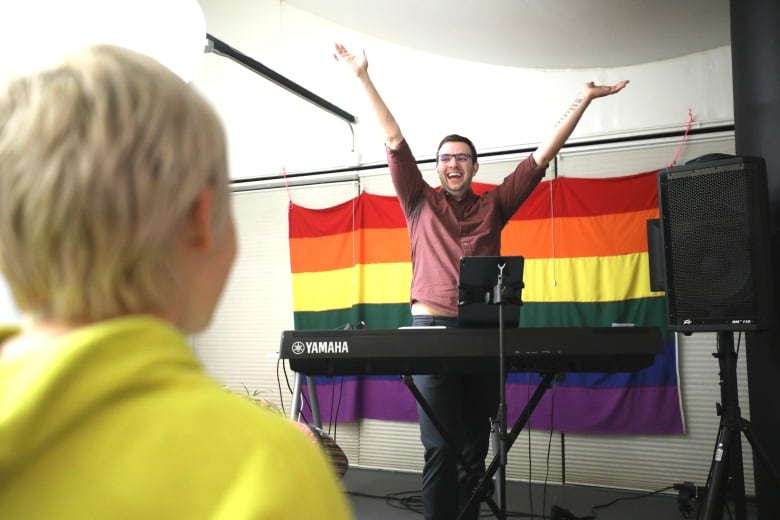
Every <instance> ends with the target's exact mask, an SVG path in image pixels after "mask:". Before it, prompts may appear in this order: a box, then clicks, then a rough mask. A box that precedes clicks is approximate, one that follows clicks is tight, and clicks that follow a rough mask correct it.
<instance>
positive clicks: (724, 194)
mask: <svg viewBox="0 0 780 520" xmlns="http://www.w3.org/2000/svg"><path fill="white" fill-rule="evenodd" d="M659 195H660V196H659V201H660V205H661V219H662V228H663V234H664V246H665V261H666V281H667V302H668V310H669V323H670V326H671V327H672V328H673V329H676V330H682V331H694V330H755V329H756V328H758V327H759V326H760V325H761V322H762V321H765V322H766V321H767V320H769V319H770V316H771V314H768V313H772V311H771V310H770V309H768V308H767V309H765V308H764V307H767V306H770V305H769V303H770V301H771V299H772V298H773V295H772V293H771V291H772V284H771V271H770V259H769V254H770V253H769V233H768V199H767V189H766V172H765V170H764V168H763V161H761V160H751V159H749V158H733V159H728V160H722V161H717V162H715V163H701V164H696V165H693V166H685V167H678V168H672V169H668V170H664V171H662V172H661V174H660V176H659ZM762 294H763V296H762Z"/></svg>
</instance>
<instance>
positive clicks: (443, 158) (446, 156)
mask: <svg viewBox="0 0 780 520" xmlns="http://www.w3.org/2000/svg"><path fill="white" fill-rule="evenodd" d="M453 157H455V160H456V161H458V162H459V163H464V162H467V161H468V160H470V159H471V154H470V153H443V154H441V155H440V156H439V162H443V163H448V162H450V159H452V158H453Z"/></svg>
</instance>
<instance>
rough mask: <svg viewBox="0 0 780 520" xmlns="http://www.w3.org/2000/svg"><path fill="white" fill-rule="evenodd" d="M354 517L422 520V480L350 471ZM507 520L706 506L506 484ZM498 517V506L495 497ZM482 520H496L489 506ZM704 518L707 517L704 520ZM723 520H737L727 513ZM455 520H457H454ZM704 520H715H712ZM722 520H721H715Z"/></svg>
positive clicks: (684, 511) (604, 518) (646, 513)
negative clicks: (492, 519) (484, 519)
mask: <svg viewBox="0 0 780 520" xmlns="http://www.w3.org/2000/svg"><path fill="white" fill-rule="evenodd" d="M344 485H345V487H346V489H347V492H348V494H349V497H350V500H351V503H352V506H353V510H354V512H355V517H356V518H357V519H358V520H369V519H371V520H374V519H377V520H403V519H413V518H414V519H418V520H419V519H421V518H422V513H421V512H420V489H419V488H420V475H418V474H415V473H401V472H392V471H383V470H373V469H362V468H350V469H349V470H348V471H347V474H346V475H345V476H344ZM506 489H507V492H506V497H507V498H506V514H505V515H503V516H504V517H505V518H529V519H536V520H578V519H579V520H584V519H589V520H590V519H592V520H626V519H629V520H667V519H685V518H688V519H691V520H694V519H697V512H698V511H697V509H698V508H699V507H700V506H701V508H702V509H703V504H698V503H695V502H691V501H687V500H682V503H680V502H679V501H678V497H679V493H678V492H677V491H675V490H667V491H665V492H663V493H658V494H638V493H633V492H629V491H622V490H609V489H602V488H591V487H584V486H553V485H548V486H547V487H546V488H545V487H544V486H542V485H541V484H540V485H536V484H534V485H533V486H530V487H529V485H528V484H527V483H522V482H507V488H506ZM493 500H494V504H495V508H496V509H495V510H496V511H497V512H498V513H499V514H500V513H501V508H500V505H499V504H498V503H497V502H498V501H499V500H498V498H497V497H495V496H494V498H493ZM747 509H748V511H747V518H746V519H745V520H756V519H757V518H758V517H757V516H756V512H755V504H754V503H752V502H749V503H748V505H747ZM482 511H483V513H482V515H481V516H482V518H498V515H497V514H495V513H494V510H493V509H491V508H490V507H488V506H487V505H486V504H483V506H482ZM701 516H703V515H701ZM722 519H728V520H731V519H736V515H735V513H734V511H733V506H732V507H731V508H729V507H726V508H724V511H723V516H722ZM453 520H455V519H453ZM705 520H716V519H714V518H711V519H705ZM717 520H720V519H717Z"/></svg>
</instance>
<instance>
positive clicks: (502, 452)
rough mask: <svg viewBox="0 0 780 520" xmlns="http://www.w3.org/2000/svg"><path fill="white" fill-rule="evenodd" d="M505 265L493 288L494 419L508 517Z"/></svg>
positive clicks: (501, 504) (502, 507)
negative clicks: (495, 325)
mask: <svg viewBox="0 0 780 520" xmlns="http://www.w3.org/2000/svg"><path fill="white" fill-rule="evenodd" d="M504 267H506V264H501V265H499V266H498V279H497V282H496V285H495V287H494V288H493V303H494V304H496V305H498V386H499V393H498V412H497V413H496V418H495V419H494V420H493V434H494V439H496V440H497V441H498V442H497V446H498V453H499V469H498V471H499V473H498V476H497V479H498V503H499V509H500V510H501V516H502V518H506V465H507V453H506V452H507V450H506V423H507V419H506V384H505V378H506V366H505V364H504Z"/></svg>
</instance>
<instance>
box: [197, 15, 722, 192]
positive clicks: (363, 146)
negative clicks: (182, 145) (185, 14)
mask: <svg viewBox="0 0 780 520" xmlns="http://www.w3.org/2000/svg"><path fill="white" fill-rule="evenodd" d="M200 3H201V5H202V7H203V11H204V14H205V17H206V24H207V30H208V32H209V33H211V34H212V35H214V36H215V37H217V38H219V39H221V40H223V41H225V42H226V43H228V44H229V45H231V46H233V47H234V48H236V49H238V50H239V51H241V52H243V53H245V54H247V55H249V56H250V57H252V58H254V59H255V60H257V61H259V62H261V63H263V64H264V65H266V66H268V67H270V68H271V69H273V70H275V71H276V72H278V73H280V74H282V75H284V76H285V77H287V78H288V79H290V80H292V81H294V82H296V83H298V84H300V85H301V86H303V87H305V88H307V89H308V90H311V91H312V92H314V93H315V94H317V95H319V96H321V97H323V98H324V99H326V100H327V101H329V102H331V103H333V104H335V105H336V106H339V107H340V108H342V109H344V110H346V111H348V112H350V113H352V114H353V115H355V116H356V117H357V118H358V122H357V123H356V124H355V125H354V131H355V146H356V149H357V150H358V151H359V152H361V154H362V158H363V164H372V163H381V162H384V148H383V147H382V141H383V139H382V137H381V134H379V133H378V131H377V130H378V129H377V127H376V125H375V124H374V123H373V121H372V120H371V117H370V114H369V113H368V112H367V110H366V106H365V104H364V103H363V99H362V97H361V95H360V94H361V92H360V91H359V89H358V88H357V83H356V81H355V80H354V79H353V78H350V77H349V76H348V74H346V73H345V71H343V70H342V69H341V68H340V67H339V66H338V64H337V63H336V62H335V61H334V60H333V58H332V48H333V42H335V41H340V42H344V43H345V44H347V45H349V46H350V47H351V48H353V49H354V50H359V49H361V48H365V49H366V52H367V54H368V58H369V70H370V72H371V74H372V77H373V79H374V82H375V83H376V85H377V87H378V88H379V90H380V92H381V93H382V95H383V97H384V98H385V101H386V102H387V104H388V106H389V107H390V109H391V110H392V111H393V113H394V115H395V116H396V119H398V121H399V123H400V125H401V127H402V129H403V130H404V134H405V136H406V137H407V140H408V141H409V143H410V144H411V146H412V148H413V150H414V151H415V152H416V155H417V157H418V159H422V158H425V157H432V156H433V154H434V152H435V147H436V145H437V144H438V142H439V140H440V138H441V137H442V136H444V135H446V134H448V133H452V132H457V133H461V134H463V135H467V136H469V137H471V138H472V139H473V140H474V141H475V144H476V145H477V148H478V149H479V150H480V151H488V150H503V149H509V148H516V147H518V146H525V145H530V144H534V143H537V142H538V141H540V140H541V139H542V138H543V137H544V134H545V132H546V131H547V129H549V128H550V127H551V126H552V125H553V124H554V123H555V122H556V121H557V120H558V119H559V118H560V116H561V115H563V112H564V111H565V110H566V108H568V106H569V104H570V102H571V101H572V100H573V98H574V96H575V95H576V93H577V92H578V89H579V86H580V85H581V84H582V83H583V82H585V81H589V80H593V81H596V82H597V83H614V82H616V81H618V80H621V79H629V80H630V81H631V83H630V85H629V86H628V88H627V89H626V90H625V91H623V92H622V93H620V94H619V95H618V96H615V97H611V98H607V99H604V100H598V101H597V102H596V103H594V104H593V105H592V106H591V107H590V108H589V109H588V112H587V113H586V115H585V117H584V119H583V120H582V121H581V123H580V125H579V126H578V128H577V130H576V132H575V134H574V136H573V137H572V138H573V139H575V140H576V139H585V138H588V137H593V136H599V137H603V136H610V135H617V134H620V135H624V134H636V133H640V134H645V133H649V132H654V131H659V130H681V129H683V128H684V127H685V123H686V122H687V119H688V109H689V108H690V109H691V110H692V112H693V115H694V120H695V127H705V126H712V125H718V124H723V123H728V122H731V121H732V120H733V102H732V90H731V55H730V48H729V47H723V48H718V49H713V50H711V51H708V52H704V53H699V54H695V55H691V56H685V57H682V58H677V59H672V60H668V61H662V62H654V63H647V64H641V65H636V66H631V67H621V68H618V69H609V70H606V69H605V70H547V71H546V70H528V69H516V68H509V67H498V66H491V65H484V64H479V63H473V62H466V61H459V60H453V59H450V58H444V57H440V56H435V55H431V54H425V53H421V52H417V51H414V50H413V49H408V48H404V47H401V46H398V45H394V44H391V43H388V42H385V41H381V40H377V39H375V38H372V37H371V36H370V35H365V34H359V33H356V32H353V31H351V30H349V29H346V28H344V27H341V26H338V25H335V24H332V23H330V22H327V21H325V20H322V19H320V18H317V17H314V16H311V15H309V14H307V13H306V12H304V11H301V10H298V9H296V8H294V7H290V6H289V5H287V4H286V3H284V2H278V1H276V0H260V1H252V0H200ZM194 83H195V85H196V86H197V87H198V88H199V89H200V90H201V91H202V92H203V93H204V94H205V95H206V96H207V97H208V98H209V99H210V100H211V101H212V103H213V104H214V105H215V106H216V108H217V110H218V111H219V112H220V114H221V115H222V117H223V119H224V121H225V124H226V127H227V131H228V134H229V137H230V147H231V164H232V175H233V177H234V178H252V177H268V176H276V175H278V174H279V172H281V171H282V169H283V168H284V169H285V171H287V172H288V173H291V172H296V171H311V170H321V169H329V168H334V167H342V166H345V165H346V160H347V159H346V158H347V154H348V152H349V151H350V150H351V149H352V146H353V138H352V133H351V131H350V128H349V125H348V124H347V123H346V122H345V121H343V120H341V119H338V118H336V117H334V116H332V115H330V114H329V113H327V112H325V111H323V110H322V109H320V108H318V107H316V106H314V105H311V104H309V103H308V102H306V101H304V100H302V99H301V98H299V97H297V96H295V95H293V94H291V93H289V92H287V91H285V90H283V89H281V88H279V87H278V86H276V85H274V84H272V83H271V82H269V81H267V80H266V79H264V78H262V77H261V76H259V75H257V74H255V73H254V72H251V71H249V70H248V69H246V68H244V67H243V66H241V65H239V64H237V63H235V62H233V61H231V60H229V59H227V58H224V57H220V56H217V55H214V54H210V55H206V56H205V57H204V59H203V63H202V69H201V71H200V73H199V74H198V75H197V76H196V79H195V81H194Z"/></svg>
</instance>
